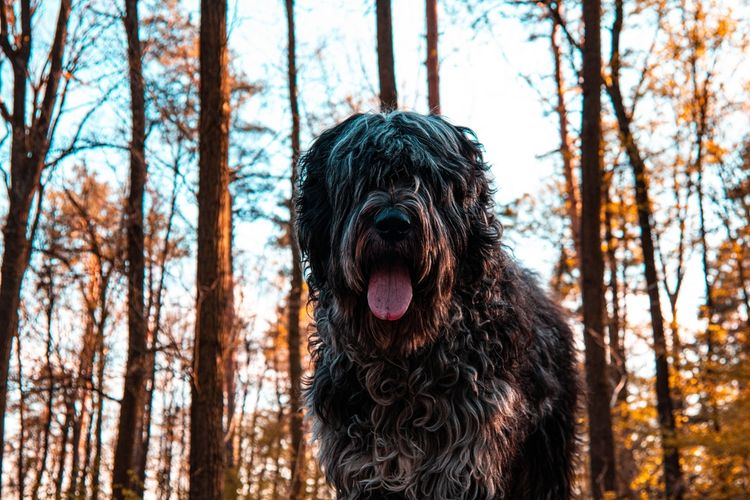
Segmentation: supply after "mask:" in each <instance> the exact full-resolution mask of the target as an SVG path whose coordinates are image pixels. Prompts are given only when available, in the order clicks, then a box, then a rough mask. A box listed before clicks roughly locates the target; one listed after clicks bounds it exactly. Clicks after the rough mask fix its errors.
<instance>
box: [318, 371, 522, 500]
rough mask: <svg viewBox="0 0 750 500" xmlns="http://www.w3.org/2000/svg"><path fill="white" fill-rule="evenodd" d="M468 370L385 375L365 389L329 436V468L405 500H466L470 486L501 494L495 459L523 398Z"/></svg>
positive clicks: (510, 387) (508, 388) (507, 385)
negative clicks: (398, 494)
mask: <svg viewBox="0 0 750 500" xmlns="http://www.w3.org/2000/svg"><path fill="white" fill-rule="evenodd" d="M463 368H464V369H463V370H461V369H460V367H453V368H452V369H451V370H449V371H448V373H446V374H444V376H441V377H435V376H434V373H432V374H431V373H422V372H420V371H416V372H413V373H406V374H404V373H401V374H398V373H388V371H387V370H382V371H380V372H379V373H378V382H379V383H377V384H372V385H370V386H366V385H364V384H363V386H360V388H359V391H358V392H359V394H358V395H357V396H356V397H351V396H352V395H351V394H350V395H349V397H350V401H352V403H353V404H352V405H351V406H350V407H349V410H350V414H349V415H348V418H346V420H345V422H342V424H344V425H343V426H342V427H343V428H341V429H340V431H339V432H332V433H325V434H326V435H327V437H328V439H330V440H332V441H336V443H335V444H334V443H333V442H331V443H329V444H330V445H332V446H331V448H330V450H329V451H330V453H324V455H328V456H329V457H330V458H331V459H332V460H331V463H330V464H329V465H328V466H329V467H336V468H338V469H339V472H340V474H341V476H340V477H342V478H347V480H349V481H352V482H353V483H356V487H364V488H367V489H372V488H383V489H385V490H386V491H389V492H399V493H402V494H403V495H404V496H405V497H406V498H425V495H427V496H428V497H434V498H438V497H440V498H462V497H465V496H466V494H467V493H468V492H467V490H466V489H467V488H470V489H471V488H482V489H483V490H484V491H485V493H489V492H492V491H494V490H496V489H497V488H498V486H499V485H497V484H495V483H494V478H497V477H500V474H499V471H496V470H495V468H496V467H497V466H496V464H495V463H494V461H493V460H492V458H491V457H493V456H496V454H497V453H498V450H500V449H502V447H503V446H502V443H503V441H505V440H507V439H509V438H510V436H512V434H513V433H512V432H509V431H510V430H511V429H515V428H517V427H518V423H517V422H515V421H514V415H516V414H517V413H516V412H514V411H512V409H513V407H516V406H518V405H520V404H522V398H521V396H520V395H519V394H518V393H517V392H516V391H515V390H514V389H513V387H512V386H511V385H510V384H508V383H505V382H503V381H501V380H499V379H497V380H494V381H479V380H477V378H476V373H475V372H474V371H472V370H467V369H466V367H463ZM360 379H361V380H364V381H367V380H370V381H372V380H373V378H372V377H370V378H364V379H362V378H360ZM350 389H351V387H350ZM342 396H343V395H342ZM329 430H332V429H329ZM342 431H343V432H342ZM321 437H324V438H325V436H321ZM322 441H325V439H322ZM322 444H323V445H324V446H325V442H322ZM334 450H336V451H334ZM475 493H476V492H475ZM471 496H474V495H469V497H471ZM480 496H483V495H480Z"/></svg>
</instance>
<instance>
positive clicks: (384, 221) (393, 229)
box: [375, 208, 411, 241]
mask: <svg viewBox="0 0 750 500" xmlns="http://www.w3.org/2000/svg"><path fill="white" fill-rule="evenodd" d="M410 226H411V221H410V220H409V216H408V215H406V214H405V213H404V212H402V211H401V210H399V209H397V208H386V209H385V210H383V211H382V212H380V213H379V214H378V215H377V217H375V229H376V230H377V231H378V233H379V234H380V237H381V238H383V239H384V240H388V241H398V240H402V239H404V238H405V237H406V234H407V233H408V232H409V227H410Z"/></svg>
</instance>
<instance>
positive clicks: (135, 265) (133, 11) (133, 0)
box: [112, 0, 148, 500]
mask: <svg viewBox="0 0 750 500" xmlns="http://www.w3.org/2000/svg"><path fill="white" fill-rule="evenodd" d="M124 22H125V33H126V36H127V40H128V68H129V76H130V112H131V128H130V133H131V139H130V193H129V195H128V201H127V207H126V210H127V213H126V217H127V219H126V224H127V274H128V357H127V362H126V365H125V388H124V391H123V395H122V404H121V405H120V420H119V424H118V430H117V445H116V446H115V460H114V468H113V470H112V493H113V495H114V497H115V498H117V499H118V500H121V499H123V498H125V496H126V494H128V493H131V494H135V495H137V496H143V481H144V479H145V478H144V477H143V476H141V475H140V463H141V454H142V453H143V418H144V411H145V407H146V396H147V394H146V380H147V373H146V357H147V356H148V352H147V351H148V349H147V335H148V333H147V322H146V317H145V313H144V299H143V296H144V294H143V282H144V236H143V191H144V187H145V184H146V156H145V155H146V150H145V141H146V113H145V96H144V82H143V71H142V68H141V42H140V39H139V38H138V28H139V25H138V0H126V1H125V19H124Z"/></svg>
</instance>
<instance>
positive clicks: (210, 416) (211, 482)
mask: <svg viewBox="0 0 750 500" xmlns="http://www.w3.org/2000/svg"><path fill="white" fill-rule="evenodd" d="M226 16H227V4H226V0H201V22H200V82H201V83H200V107H201V109H200V119H199V132H200V145H199V156H200V159H199V163H200V175H199V191H198V276H197V288H198V297H197V304H196V315H197V317H196V329H195V346H194V354H193V378H192V405H191V408H190V498H191V499H194V500H204V499H220V498H221V497H222V494H223V491H224V431H223V428H222V418H223V416H224V408H223V406H224V394H223V386H224V374H223V371H224V363H223V360H222V357H223V354H224V346H223V343H224V342H225V340H226V336H227V331H228V328H229V326H230V325H229V321H228V319H229V315H228V314H227V307H226V304H227V301H228V297H227V291H228V290H229V288H230V287H229V286H227V280H228V279H229V278H230V265H231V262H230V252H231V249H230V245H231V243H230V235H229V232H228V228H229V217H230V212H231V203H230V195H229V165H228V147H229V102H228V101H229V99H228V97H229V92H228V91H229V85H228V80H227V31H226Z"/></svg>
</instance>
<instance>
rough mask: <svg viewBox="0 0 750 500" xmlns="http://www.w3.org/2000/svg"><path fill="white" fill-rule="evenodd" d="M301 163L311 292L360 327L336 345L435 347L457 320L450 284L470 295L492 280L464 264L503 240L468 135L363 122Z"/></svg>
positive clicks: (394, 122) (410, 121)
mask: <svg viewBox="0 0 750 500" xmlns="http://www.w3.org/2000/svg"><path fill="white" fill-rule="evenodd" d="M300 165H301V172H300V174H301V179H302V185H301V189H300V193H301V195H300V197H299V198H298V200H297V203H298V205H297V212H298V223H297V224H298V226H297V227H298V238H299V242H300V246H301V248H302V251H303V254H304V255H305V256H306V258H307V261H308V263H309V268H310V276H309V279H308V281H309V284H310V288H311V292H312V293H313V294H317V293H319V292H320V291H321V290H322V289H324V288H325V289H328V290H330V292H331V294H332V296H331V299H332V300H333V301H334V306H335V308H336V311H337V314H339V315H342V316H344V317H345V318H346V322H347V323H348V324H352V322H353V321H354V322H357V323H362V324H360V325H357V326H358V328H353V329H350V330H349V331H348V332H347V333H350V334H352V335H355V336H356V338H337V339H334V341H336V342H339V343H340V344H342V345H341V347H342V348H344V349H346V350H353V351H356V354H358V355H361V354H367V353H369V354H374V353H376V352H383V351H387V352H389V353H392V354H402V355H403V354H408V353H410V352H413V351H414V350H415V349H418V348H420V347H422V346H423V345H425V344H427V343H428V342H430V341H431V340H434V338H435V336H436V335H438V334H439V328H438V327H439V325H444V324H445V323H446V322H447V321H448V320H449V319H450V317H451V315H452V313H454V312H455V311H451V304H452V303H453V301H452V294H454V293H456V291H455V290H454V284H455V283H457V282H458V281H460V282H461V284H462V286H464V287H470V286H471V285H472V283H473V282H474V281H475V280H476V279H478V278H481V276H482V273H483V272H485V271H486V270H485V269H472V268H470V266H469V265H468V264H469V263H477V262H488V261H489V260H490V259H487V258H486V257H487V256H483V257H484V258H474V257H477V256H474V255H469V253H470V252H474V253H476V252H481V251H483V250H484V251H492V250H491V247H493V246H496V245H497V243H498V241H499V238H500V230H499V227H500V226H499V224H497V223H496V221H495V219H494V216H493V215H492V196H491V195H492V193H491V191H490V189H489V184H488V181H487V177H486V173H485V172H486V170H487V165H486V164H485V163H484V161H483V158H482V152H481V149H480V146H479V144H478V143H477V142H476V140H475V139H474V136H473V133H472V132H471V131H470V130H468V129H465V128H460V127H456V126H453V125H451V124H449V123H448V122H446V121H445V120H443V119H442V118H440V117H436V116H430V117H424V116H421V115H417V114H414V113H407V112H400V113H393V114H387V115H382V114H359V115H354V116H352V117H351V118H349V119H348V120H346V121H345V122H343V123H341V124H339V125H338V126H336V127H334V128H332V129H330V130H328V131H326V132H324V133H323V134H322V135H321V136H320V137H319V138H318V140H317V141H316V142H315V144H314V145H313V147H312V148H311V149H310V150H309V151H308V152H307V154H306V155H304V156H303V158H302V161H301V163H300ZM389 214H390V215H391V216H392V217H391V219H390V225H391V226H392V228H391V230H390V231H389V225H388V224H389V221H388V220H386V224H385V226H386V230H385V231H383V229H382V227H381V226H382V225H383V224H382V218H383V217H386V218H387V217H388V216H389ZM394 214H395V215H394ZM394 217H395V218H394ZM394 220H395V222H394ZM379 222H381V224H379ZM483 243H484V244H483ZM487 248H490V250H486V249H487ZM399 279H400V280H401V282H400V283H398V280H399ZM394 281H397V283H396V284H394ZM389 283H390V284H389ZM378 286H380V288H378ZM378 290H379V291H380V294H381V295H382V296H378V295H377V293H378ZM399 294H400V295H405V296H404V297H401V296H397V297H395V298H394V297H393V296H394V295H399ZM408 295H410V296H411V300H409V297H408ZM388 296H390V298H389V297H388ZM378 300H380V302H381V304H380V308H378V305H377V304H373V302H377V301H378ZM382 302H385V303H384V304H383V303H382ZM404 307H406V310H405V312H404V311H403V309H404ZM394 308H395V309H400V310H397V311H396V312H393V311H390V310H389V309H394ZM370 309H371V310H370ZM386 318H387V319H386ZM389 319H390V320H389ZM353 354H355V353H353Z"/></svg>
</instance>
